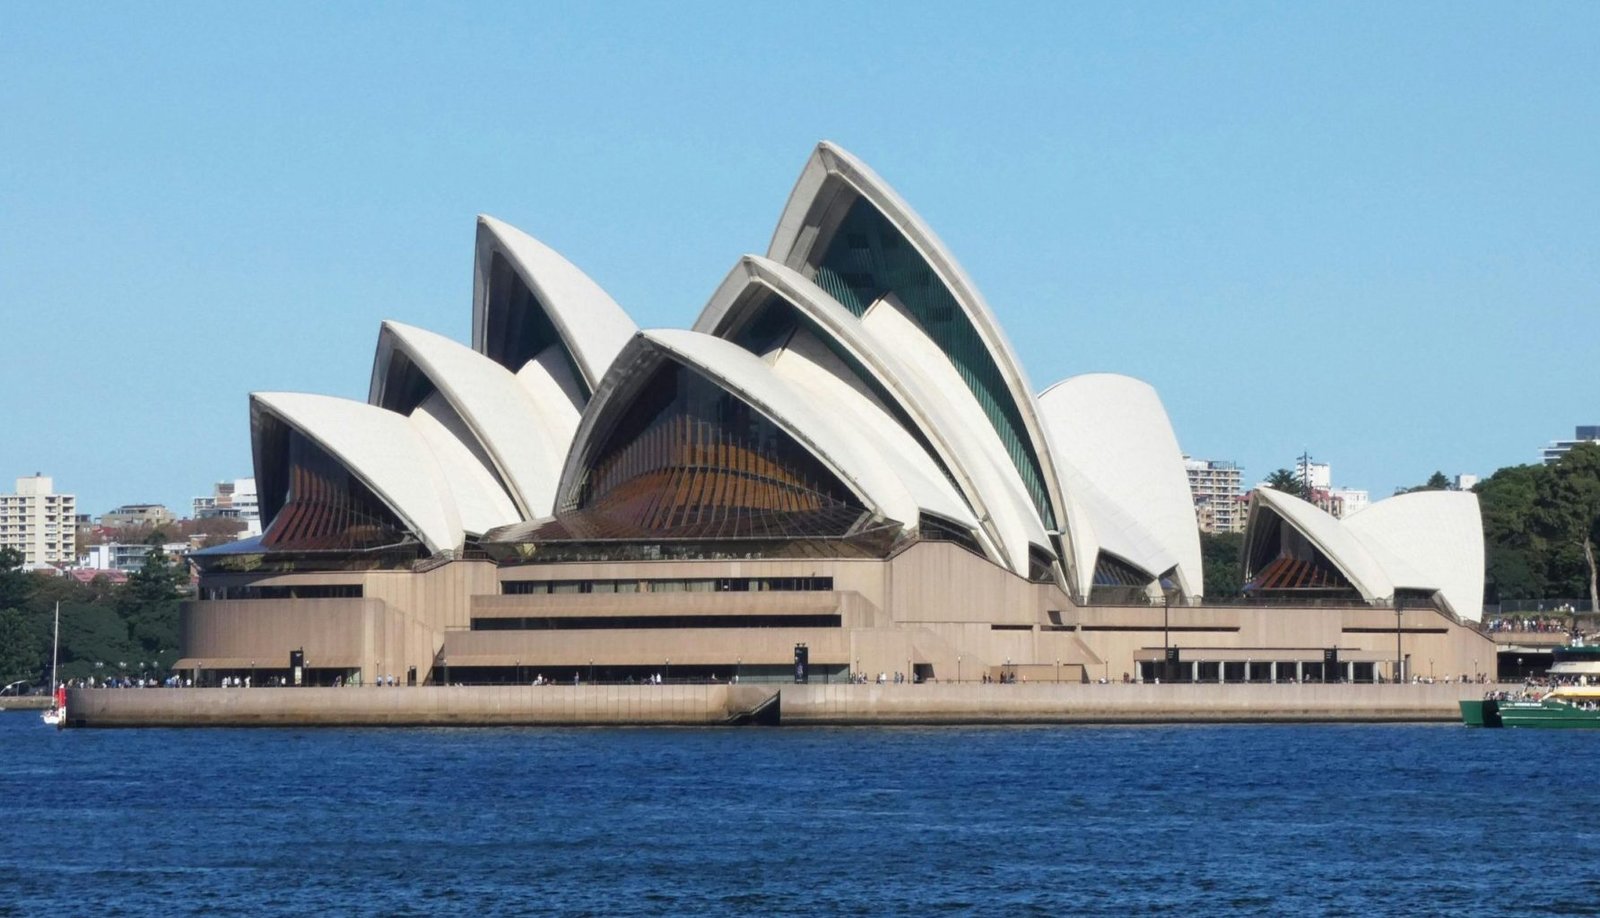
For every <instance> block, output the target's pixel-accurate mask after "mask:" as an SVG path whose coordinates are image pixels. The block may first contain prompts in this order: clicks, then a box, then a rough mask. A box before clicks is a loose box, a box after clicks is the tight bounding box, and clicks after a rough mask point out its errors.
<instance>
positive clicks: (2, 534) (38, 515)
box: [0, 475, 78, 570]
mask: <svg viewBox="0 0 1600 918" xmlns="http://www.w3.org/2000/svg"><path fill="white" fill-rule="evenodd" d="M77 514H78V499H77V498H76V497H75V496H73V495H71V494H57V493H55V482H54V481H52V480H51V479H49V478H46V477H45V476H43V475H32V476H30V477H28V478H18V479H17V490H16V493H15V494H0V548H14V549H16V550H17V551H19V552H21V553H22V566H23V567H25V568H27V569H29V570H38V569H42V568H48V567H54V566H58V565H67V564H71V563H73V562H74V561H76V560H77V528H76V525H75V522H76V519H77Z"/></svg>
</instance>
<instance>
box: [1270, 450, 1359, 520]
mask: <svg viewBox="0 0 1600 918" xmlns="http://www.w3.org/2000/svg"><path fill="white" fill-rule="evenodd" d="M1290 471H1291V472H1293V474H1294V479H1295V481H1298V482H1301V483H1302V484H1303V485H1304V486H1305V488H1306V502H1307V503H1310V504H1311V505H1313V506H1315V507H1316V508H1317V509H1319V510H1321V511H1322V512H1324V513H1326V514H1328V515H1329V516H1332V517H1333V518H1334V519H1343V518H1345V517H1346V516H1349V515H1350V514H1352V513H1355V512H1357V511H1359V510H1362V509H1364V508H1365V507H1366V506H1367V505H1368V504H1370V503H1372V497H1371V495H1370V494H1368V493H1367V492H1366V491H1364V490H1361V489H1359V488H1336V487H1334V485H1333V466H1332V465H1331V464H1329V463H1326V462H1312V461H1311V457H1310V456H1309V455H1302V456H1301V457H1300V458H1299V459H1298V460H1296V462H1295V465H1294V468H1293V469H1291V470H1290ZM1256 487H1258V488H1259V487H1266V483H1265V482H1261V483H1259V484H1257V485H1256Z"/></svg>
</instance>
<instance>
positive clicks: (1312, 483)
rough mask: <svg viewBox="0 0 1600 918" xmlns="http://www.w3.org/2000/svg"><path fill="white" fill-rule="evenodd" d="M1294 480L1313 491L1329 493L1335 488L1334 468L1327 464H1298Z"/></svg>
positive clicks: (1303, 462) (1295, 468)
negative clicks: (1328, 491)
mask: <svg viewBox="0 0 1600 918" xmlns="http://www.w3.org/2000/svg"><path fill="white" fill-rule="evenodd" d="M1294 479H1295V481H1298V482H1300V483H1301V484H1304V485H1306V486H1308V487H1309V488H1311V490H1313V491H1327V490H1329V489H1331V488H1332V487H1333V467H1332V466H1330V465H1329V464H1328V463H1326V462H1311V461H1309V460H1307V461H1302V462H1297V463H1295V467H1294Z"/></svg>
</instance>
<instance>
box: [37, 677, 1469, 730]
mask: <svg viewBox="0 0 1600 918" xmlns="http://www.w3.org/2000/svg"><path fill="white" fill-rule="evenodd" d="M1483 690H1484V686H1480V685H1462V684H1456V685H1445V684H1434V685H1348V684H1345V685H1317V684H1305V685H1299V684H1276V685H1123V684H1112V685H1082V684H1061V685H1057V684H1023V685H999V684H965V685H938V684H929V685H818V684H812V685H770V684H766V685H763V684H751V683H746V684H742V685H726V684H714V685H661V686H653V685H627V686H624V685H580V686H570V685H568V686H561V685H556V686H537V687H535V686H440V687H431V686H430V687H420V688H382V689H379V688H337V689H335V688H298V689H293V688H250V689H75V690H72V691H71V692H69V693H68V699H67V711H68V726H71V727H198V726H277V727H288V726H297V727H303V726H501V725H520V726H646V725H661V726H709V725H716V724H734V723H751V722H755V723H768V724H776V723H782V724H791V725H807V724H815V725H860V726H866V725H891V724H1028V723H1057V724H1096V723H1226V722H1237V723H1294V722H1328V723H1338V722H1362V721H1367V722H1384V721H1455V720H1458V719H1459V718H1460V709H1459V706H1458V702H1459V701H1461V700H1463V699H1474V698H1480V697H1482V695H1483Z"/></svg>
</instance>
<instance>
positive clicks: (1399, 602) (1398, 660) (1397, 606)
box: [1394, 590, 1406, 683]
mask: <svg viewBox="0 0 1600 918" xmlns="http://www.w3.org/2000/svg"><path fill="white" fill-rule="evenodd" d="M1404 610H1405V600H1404V599H1401V598H1400V591H1399V590H1396V591H1395V594H1394V681H1395V682H1396V683H1403V682H1405V681H1406V674H1405V669H1404V667H1405V665H1406V658H1405V656H1404V654H1402V653H1401V652H1400V613H1401V612H1402V611H1404Z"/></svg>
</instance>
